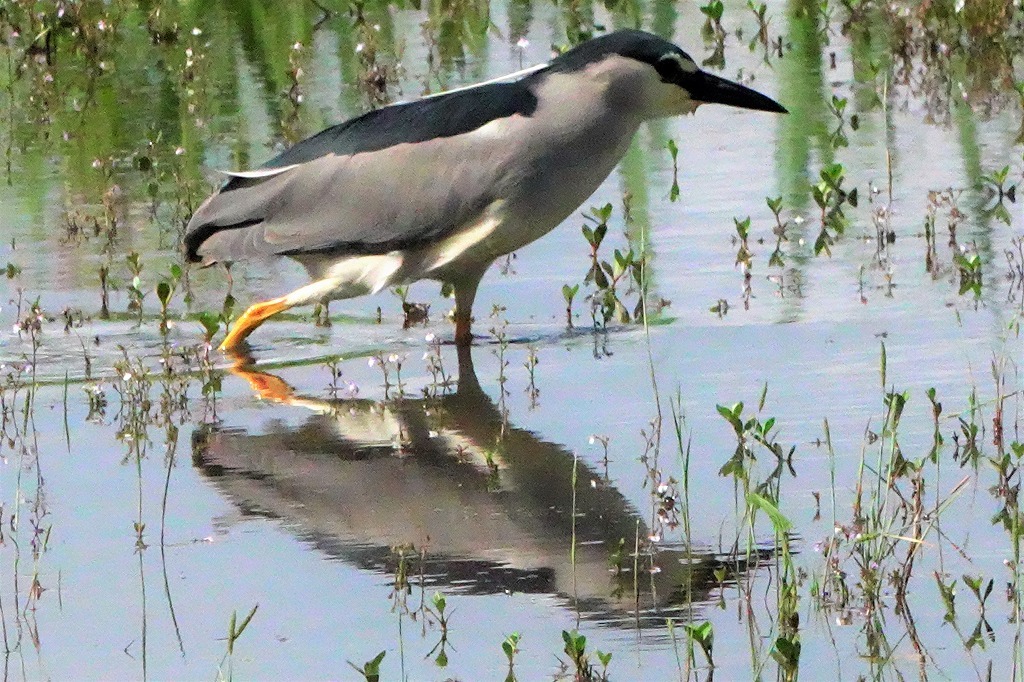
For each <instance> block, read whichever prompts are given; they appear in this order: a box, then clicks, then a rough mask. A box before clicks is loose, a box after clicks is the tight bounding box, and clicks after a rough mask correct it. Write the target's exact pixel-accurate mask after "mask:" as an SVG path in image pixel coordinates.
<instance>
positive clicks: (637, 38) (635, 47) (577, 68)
mask: <svg viewBox="0 0 1024 682" xmlns="http://www.w3.org/2000/svg"><path fill="white" fill-rule="evenodd" d="M551 68H552V70H554V71H561V72H566V73H580V72H583V73H587V74H588V75H590V76H592V77H595V78H600V79H603V80H606V81H607V82H608V85H609V94H610V96H612V97H613V98H616V99H617V100H619V103H620V104H621V105H622V106H623V107H630V108H632V109H637V110H639V113H640V115H641V116H642V117H643V118H661V117H665V116H676V115H679V114H688V113H692V112H693V111H695V110H696V109H697V107H698V106H700V105H701V104H727V105H729V106H734V107H740V108H742V109H755V110H758V111H771V112H777V113H787V112H786V109H785V107H783V106H782V105H781V104H779V103H778V102H776V101H775V100H773V99H771V98H770V97H766V96H765V95H762V94H761V93H759V92H757V91H755V90H751V89H750V88H748V87H746V86H744V85H740V84H739V83H734V82H732V81H730V80H726V79H725V78H721V77H719V76H716V75H714V74H711V73H708V72H706V71H702V70H701V69H700V67H699V66H697V63H696V62H695V61H694V60H693V58H691V57H690V55H688V54H686V52H684V51H683V50H681V49H680V48H679V47H677V46H676V45H674V44H672V43H670V42H669V41H667V40H664V39H662V38H659V37H658V36H656V35H653V34H651V33H647V32H645V31H636V30H624V31H616V32H615V33H609V34H608V35H604V36H600V37H598V38H593V39H591V40H588V41H586V42H584V43H581V44H579V45H577V46H576V47H574V48H573V49H572V50H569V51H568V52H566V53H565V54H562V55H561V56H559V57H558V58H556V59H555V60H554V61H553V62H552V63H551Z"/></svg>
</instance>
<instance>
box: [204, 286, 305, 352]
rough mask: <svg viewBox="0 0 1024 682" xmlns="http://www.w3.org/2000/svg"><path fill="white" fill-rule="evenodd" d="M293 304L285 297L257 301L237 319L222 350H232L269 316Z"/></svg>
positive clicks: (225, 339)
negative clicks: (286, 300) (287, 301)
mask: <svg viewBox="0 0 1024 682" xmlns="http://www.w3.org/2000/svg"><path fill="white" fill-rule="evenodd" d="M291 307H292V306H291V305H289V304H288V303H286V302H285V299H284V298H275V299H272V300H270V301H264V302H263V303H256V304H255V305H252V306H250V307H249V309H248V310H246V311H245V312H244V313H242V316H241V317H239V318H238V319H237V320H235V324H234V325H232V327H231V331H229V332H228V335H227V336H225V337H224V340H223V341H222V342H221V344H220V349H221V350H222V351H230V350H233V349H235V348H237V347H238V345H239V344H240V343H242V341H245V338H246V337H247V336H249V334H252V332H253V330H255V329H256V327H258V326H260V325H261V324H263V323H264V322H265V321H266V319H267V318H268V317H271V316H272V315H276V314H278V313H279V312H281V311H282V310H288V309H289V308H291Z"/></svg>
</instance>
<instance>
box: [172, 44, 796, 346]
mask: <svg viewBox="0 0 1024 682" xmlns="http://www.w3.org/2000/svg"><path fill="white" fill-rule="evenodd" d="M711 103H717V104H727V105H731V106H735V107H741V108H744V109H756V110H761V111H770V112H780V113H785V111H786V110H785V109H784V108H783V107H782V106H781V105H779V104H778V103H777V102H775V101H774V100H772V99H770V98H768V97H766V96H764V95H762V94H760V93H758V92H755V91H754V90H751V89H750V88H747V87H745V86H742V85H739V84H738V83H733V82H731V81H728V80H725V79H723V78H719V77H718V76H715V75H712V74H709V73H706V72H704V71H701V69H700V68H699V67H698V66H697V64H696V62H694V61H693V59H692V58H691V57H690V56H689V55H688V54H686V53H685V52H684V51H683V50H681V49H680V48H679V47H677V46H676V45H673V44H672V43H670V42H668V41H666V40H663V39H661V38H659V37H657V36H655V35H652V34H650V33H645V32H643V31H635V30H627V31H617V32H615V33H611V34H608V35H605V36H601V37H598V38H593V39H591V40H588V41H586V42H584V43H581V44H580V45H577V46H576V47H574V48H573V49H571V50H569V51H568V52H566V53H564V54H562V55H560V56H558V57H556V58H554V59H553V60H552V61H551V62H549V63H547V64H542V65H539V66H536V67H533V68H531V69H527V70H525V71H523V72H520V73H518V74H513V75H512V76H509V77H505V78H503V79H498V80H495V81H489V82H487V83H482V84H480V85H475V86H470V87H466V88H461V89H458V90H452V91H449V92H446V93H441V94H439V95H435V96H430V97H426V98H424V99H421V100H417V101H413V102H406V103H400V104H393V105H390V106H387V107H384V108H382V109H377V110H375V111H371V112H369V113H366V114H363V115H362V116H358V117H356V118H353V119H351V120H349V121H347V122H345V123H341V124H339V125H336V126H333V127H331V128H328V129H326V130H324V131H322V132H320V133H318V134H316V135H314V136H312V137H310V138H308V139H306V140H303V141H302V142H299V143H298V144H296V145H295V146H294V147H291V148H290V149H288V150H287V151H285V152H283V153H282V154H280V155H279V156H277V157H276V158H274V159H272V160H270V161H268V162H267V163H266V164H264V165H263V166H262V167H261V168H259V169H258V170H253V171H243V172H235V173H228V175H229V176H230V179H229V180H228V181H227V182H226V183H225V184H224V186H223V187H221V189H220V190H219V191H218V192H217V193H216V194H214V195H213V196H211V197H210V198H208V199H207V200H206V201H205V202H204V203H203V204H202V205H201V206H200V207H199V209H198V210H197V211H196V212H195V215H193V216H192V219H191V221H190V222H189V224H188V228H187V230H186V233H185V250H186V254H187V258H188V260H189V261H191V262H201V263H203V264H205V265H210V264H213V263H216V262H221V263H231V262H234V261H238V260H243V259H246V258H250V257H268V256H289V257H291V258H293V259H295V260H296V261H298V262H299V263H301V264H302V265H303V266H304V267H305V268H306V270H307V271H308V273H309V275H310V277H311V279H312V282H311V283H310V284H308V285H306V286H303V287H301V288H299V289H296V290H295V291H292V292H291V293H288V294H285V295H284V296H281V297H279V298H275V299H272V300H270V301H264V302H262V303H257V304H255V305H253V306H252V307H250V308H249V309H248V310H246V311H245V313H243V314H242V316H241V317H239V319H238V320H237V321H236V322H235V323H234V326H233V327H232V328H231V331H230V332H229V333H228V335H227V337H226V338H225V339H224V341H223V343H222V344H221V349H222V350H232V349H234V348H236V347H237V346H238V345H239V344H241V343H242V341H244V340H245V338H246V337H247V336H248V335H249V334H250V333H251V332H252V331H253V330H254V329H256V327H258V326H259V325H260V324H262V323H263V322H264V321H265V320H266V319H267V318H269V317H271V316H272V315H275V314H277V313H279V312H281V311H283V310H287V309H289V308H292V307H294V306H300V305H308V304H313V303H320V302H327V301H331V300H334V299H344V298H352V297H355V296H362V295H364V294H370V293H376V292H378V291H380V290H382V289H384V288H386V287H390V286H394V285H399V284H404V283H407V282H413V281H416V280H420V279H433V280H439V281H442V282H446V283H448V284H450V285H452V287H453V288H454V291H455V341H456V343H457V344H459V345H460V346H461V345H468V344H470V343H471V342H472V338H473V336H472V333H471V331H470V323H471V321H472V307H473V299H474V298H475V297H476V290H477V286H478V285H479V284H480V280H481V278H482V277H483V275H484V273H485V272H486V271H487V268H488V267H489V266H490V265H491V263H493V262H494V261H495V260H496V259H498V258H500V257H501V256H504V255H506V254H508V253H511V252H513V251H515V250H516V249H519V248H521V247H523V246H525V245H527V244H529V243H530V242H532V241H534V240H536V239H538V238H540V237H542V236H544V235H545V234H547V233H548V232H550V231H551V230H553V229H554V228H555V227H557V226H558V225H559V224H560V223H561V222H562V221H563V220H565V219H566V218H567V217H569V215H570V214H571V213H572V212H573V211H575V210H576V209H577V208H579V206H580V205H581V204H582V203H583V202H584V201H586V199H587V198H588V197H589V196H590V195H591V194H592V193H593V192H594V190H596V189H597V187H598V186H599V185H600V184H601V182H602V181H603V180H604V179H605V178H606V177H607V176H608V174H609V173H611V171H612V169H613V168H614V167H615V164H616V163H618V161H619V160H620V159H621V158H622V156H623V154H625V152H626V150H627V148H628V147H629V144H630V142H631V140H632V139H633V135H634V134H635V133H636V131H637V129H638V128H639V126H640V124H641V123H643V122H644V121H647V120H650V119H654V118H663V117H667V116H676V115H679V114H687V113H692V112H693V111H695V110H696V109H697V107H698V106H699V105H700V104H711Z"/></svg>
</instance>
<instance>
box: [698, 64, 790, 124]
mask: <svg viewBox="0 0 1024 682" xmlns="http://www.w3.org/2000/svg"><path fill="white" fill-rule="evenodd" d="M686 89H687V90H688V91H689V93H690V98H691V99H693V101H695V102H702V103H707V104H728V105H729V106H731V107H739V108H741V109H755V110H757V111H772V112H775V113H779V114H788V113H789V112H788V111H786V108H785V107H784V106H782V105H781V104H779V103H778V102H776V101H775V100H773V99H772V98H771V97H766V96H764V95H762V94H761V93H760V92H757V91H756V90H751V89H750V88H748V87H747V86H745V85H740V84H739V83H733V82H732V81H730V80H726V79H724V78H720V77H718V76H716V75H714V74H711V73H707V72H706V71H698V72H697V73H695V74H693V75H692V76H690V77H689V78H687V82H686Z"/></svg>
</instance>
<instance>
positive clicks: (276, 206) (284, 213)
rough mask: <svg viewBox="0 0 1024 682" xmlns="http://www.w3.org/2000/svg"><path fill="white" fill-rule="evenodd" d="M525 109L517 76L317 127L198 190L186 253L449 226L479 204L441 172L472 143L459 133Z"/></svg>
mask: <svg viewBox="0 0 1024 682" xmlns="http://www.w3.org/2000/svg"><path fill="white" fill-rule="evenodd" d="M536 106H537V99H536V96H535V95H534V93H533V91H532V89H531V87H530V79H529V78H527V79H524V80H519V81H515V82H511V83H490V84H486V85H483V86H480V87H474V88H469V89H465V90H460V91H455V92H451V93H446V94H444V95H439V96H436V97H430V98H426V99H422V100H418V101H415V102H409V103H405V104H395V105H392V106H388V107H384V108H382V109H377V110H375V111H371V112H369V113H367V114H364V115H363V116H359V117H357V118H354V119H352V120H349V121H347V122H345V123H342V124H339V125H336V126H333V127H331V128H328V129H326V130H324V131H322V132H320V133H318V134H316V135H314V136H312V137H310V138H308V139H306V140H304V141H302V142H299V143H298V144H296V145H295V146H294V147H292V148H290V149H288V150H287V151H285V152H284V153H282V154H281V155H279V156H277V157H276V158H274V159H272V160H270V161H268V162H267V163H266V164H264V166H263V167H262V168H261V169H259V170H257V171H249V172H243V173H237V174H234V175H233V176H232V177H231V178H230V179H229V180H228V182H227V183H225V185H224V186H223V187H222V188H221V190H220V191H219V192H218V193H217V194H215V195H213V196H212V197H210V198H209V199H207V200H206V202H204V203H203V205H202V206H200V207H199V209H198V210H197V211H196V212H195V214H194V215H193V217H192V219H191V221H190V222H189V225H188V227H187V229H186V233H185V249H186V253H187V256H188V259H189V260H191V261H200V260H203V261H207V262H210V261H213V260H236V259H239V258H244V257H245V256H247V255H254V254H256V253H259V254H280V255H296V254H300V253H308V252H318V251H319V252H325V251H331V252H351V253H354V254H356V253H383V252H387V251H389V250H392V249H394V248H406V247H408V246H413V245H416V244H420V243H424V242H426V241H429V240H431V239H435V238H437V237H438V236H439V235H443V234H445V233H446V232H450V231H453V230H456V229H458V226H459V225H460V224H461V222H460V221H465V220H466V219H471V218H472V215H473V212H474V211H480V210H482V207H481V206H480V203H481V201H484V202H486V201H487V197H482V196H479V194H480V192H479V191H478V190H471V189H470V188H471V187H475V186H476V184H475V183H474V182H472V179H471V178H470V179H468V180H467V178H464V177H462V174H461V172H453V170H452V169H453V167H454V166H457V165H459V164H460V163H463V162H464V161H465V160H466V156H467V155H469V156H470V157H472V156H473V154H474V153H475V152H477V151H479V150H475V149H474V148H473V145H472V144H471V143H470V142H469V141H467V140H466V139H465V137H466V136H467V135H468V134H470V133H472V132H473V131H475V130H478V129H480V128H482V127H483V126H485V125H487V124H488V123H491V122H494V121H499V120H502V119H507V118H510V117H512V116H516V115H519V116H530V115H531V114H532V113H533V112H534V110H535V109H536ZM481 160H482V159H475V162H477V163H479V161H481ZM456 177H458V178H459V180H458V181H456V180H455V178H456Z"/></svg>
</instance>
